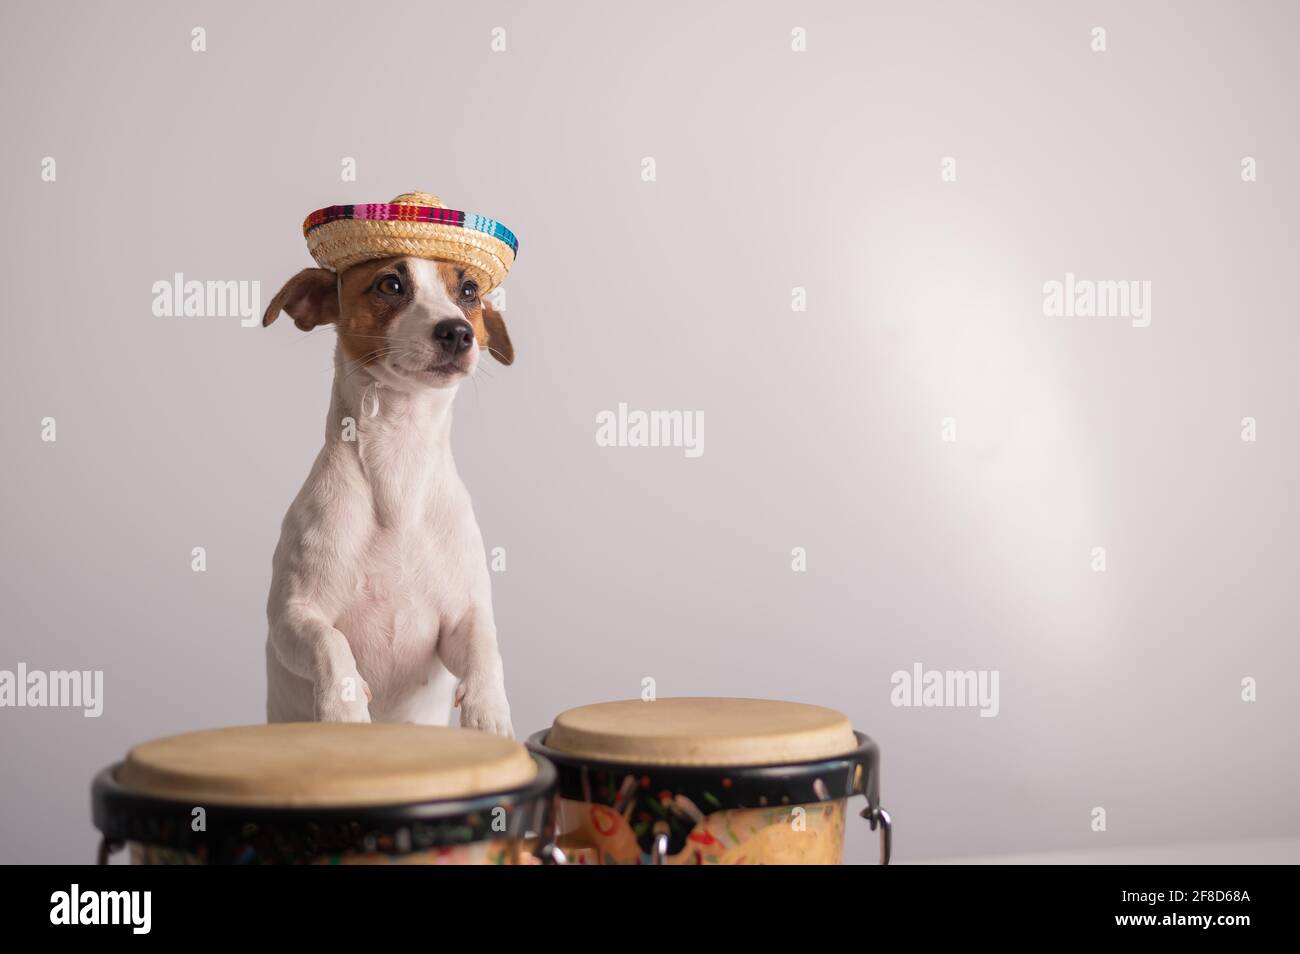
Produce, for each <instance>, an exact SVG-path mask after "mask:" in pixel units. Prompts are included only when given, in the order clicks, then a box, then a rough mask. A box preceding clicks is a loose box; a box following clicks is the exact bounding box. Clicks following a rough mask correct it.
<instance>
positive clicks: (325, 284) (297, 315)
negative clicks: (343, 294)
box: [262, 268, 339, 331]
mask: <svg viewBox="0 0 1300 954" xmlns="http://www.w3.org/2000/svg"><path fill="white" fill-rule="evenodd" d="M338 280H339V279H338V276H337V275H335V274H334V273H333V272H331V271H329V270H328V269H324V268H304V269H303V270H302V271H300V272H299V273H298V274H297V275H295V276H293V278H291V279H289V280H288V281H287V282H285V283H284V287H283V288H281V289H280V291H279V292H277V293H276V296H275V297H274V298H272V299H271V304H270V305H268V306H267V308H266V314H264V315H263V316H262V327H263V328H265V327H266V326H267V325H269V324H270V323H271V322H273V321H275V319H276V316H278V315H279V314H280V312H282V311H287V312H288V313H289V317H290V318H292V319H293V323H294V324H295V325H297V326H298V327H299V328H301V329H302V330H303V331H311V330H312V329H313V328H315V327H316V326H317V325H324V324H328V323H330V322H333V321H338V319H339V293H338Z"/></svg>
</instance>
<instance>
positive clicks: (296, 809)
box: [91, 723, 555, 864]
mask: <svg viewBox="0 0 1300 954" xmlns="http://www.w3.org/2000/svg"><path fill="white" fill-rule="evenodd" d="M554 783H555V772H554V769H553V768H552V767H551V766H550V765H548V764H547V763H546V762H545V761H544V760H542V759H539V758H536V757H534V756H532V755H530V754H529V753H528V751H527V750H526V749H525V748H524V747H523V746H522V745H520V744H518V743H516V742H514V741H513V740H510V739H503V738H500V737H498V736H493V735H488V734H486V733H483V732H474V731H470V730H467V729H451V728H439V727H435V726H416V725H378V724H373V725H372V724H344V723H290V724H280V725H257V726H243V727H237V728H228V729H213V730H209V731H204V732H190V733H187V734H185V735H176V736H171V737H169V738H165V739H159V740H157V741H153V742H146V743H144V744H143V745H139V746H136V747H135V748H133V749H132V750H131V751H130V752H129V753H128V755H127V757H126V760H125V761H123V762H119V763H118V764H116V765H112V766H110V767H108V768H106V769H104V770H103V771H102V772H100V773H99V775H98V776H97V777H96V778H95V781H94V785H93V786H92V790H91V797H92V804H93V814H94V822H95V827H96V828H98V829H99V830H100V832H102V833H103V842H102V843H101V847H100V862H101V863H104V862H106V861H107V859H108V855H109V854H110V853H111V852H113V851H115V850H117V848H119V847H121V846H123V845H126V846H128V847H129V848H130V857H131V861H132V863H134V864H367V863H369V864H376V863H377V864H386V863H399V864H518V863H525V862H528V861H532V860H534V859H533V858H532V856H531V855H529V854H528V853H527V852H525V851H524V849H523V845H524V838H525V835H526V834H527V833H528V832H530V831H542V830H544V829H545V828H546V827H547V824H548V820H549V817H550V811H551V805H552V803H553V798H554V794H553V790H554Z"/></svg>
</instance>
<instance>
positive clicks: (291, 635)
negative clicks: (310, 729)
mask: <svg viewBox="0 0 1300 954" xmlns="http://www.w3.org/2000/svg"><path fill="white" fill-rule="evenodd" d="M270 638H271V646H272V648H273V649H274V650H275V654H276V657H277V658H278V659H279V660H280V663H281V664H282V665H283V666H284V667H285V669H287V670H289V672H291V673H293V674H294V675H296V676H299V677H301V678H303V679H306V680H308V681H309V682H310V683H311V685H312V688H313V690H314V694H315V698H314V713H313V718H314V719H315V720H316V721H317V722H369V721H370V707H369V702H370V687H369V686H367V685H366V682H365V680H364V679H362V678H361V673H360V672H358V671H357V663H356V659H355V658H354V657H353V655H352V647H350V646H349V645H348V640H347V637H346V636H344V635H343V634H342V633H341V632H339V631H338V630H337V629H335V628H334V627H333V626H331V625H330V624H329V622H328V621H327V620H326V618H325V616H324V614H323V613H321V612H320V611H318V610H316V609H315V608H313V607H312V606H311V605H310V604H307V603H300V602H292V601H291V602H289V603H287V604H286V605H285V606H283V607H282V608H281V610H280V612H278V613H276V614H275V615H274V616H273V618H272V620H271V627H270Z"/></svg>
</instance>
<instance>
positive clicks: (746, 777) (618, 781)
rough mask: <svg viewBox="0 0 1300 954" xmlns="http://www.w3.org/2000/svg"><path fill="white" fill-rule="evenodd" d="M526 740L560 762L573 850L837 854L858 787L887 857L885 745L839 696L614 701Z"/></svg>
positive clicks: (798, 856) (569, 851) (784, 860)
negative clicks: (848, 712) (825, 700)
mask: <svg viewBox="0 0 1300 954" xmlns="http://www.w3.org/2000/svg"><path fill="white" fill-rule="evenodd" d="M528 746H529V748H530V749H532V751H533V752H534V753H537V754H540V755H542V756H545V757H546V758H547V759H548V760H549V761H551V762H553V763H554V764H555V767H556V773H557V792H558V795H559V813H558V818H557V832H558V847H559V849H560V851H561V852H562V853H563V857H564V860H566V861H568V862H569V863H578V864H840V863H841V862H842V861H843V854H844V836H845V814H846V809H847V802H848V799H849V798H850V797H851V796H855V795H863V796H865V797H866V802H867V805H866V808H865V810H864V811H863V812H862V816H863V817H864V818H866V819H867V821H868V823H869V824H870V827H871V829H872V830H875V829H876V828H879V829H880V860H881V863H882V864H888V863H889V855H890V850H891V837H892V830H891V822H890V818H889V814H888V813H887V812H886V811H885V810H884V809H883V808H882V807H881V806H880V794H879V785H880V778H879V770H880V754H879V750H878V749H877V747H876V744H875V743H874V742H873V741H871V739H869V738H867V736H865V735H863V734H862V733H861V732H855V731H854V730H853V727H852V725H851V724H850V722H849V720H848V718H847V717H846V716H844V715H842V714H841V713H839V712H836V711H834V710H833V709H825V708H822V707H821V706H812V705H803V704H801V703H794V702H775V701H771V700H763V699H710V698H698V699H692V698H685V699H659V700H656V701H652V702H643V701H640V700H631V701H624V702H606V703H599V704H597V705H589V706H582V707H580V708H577V709H570V710H568V711H567V712H563V713H561V714H560V715H559V716H558V717H557V718H556V719H555V722H554V724H553V725H552V726H551V728H550V729H548V730H545V731H542V732H538V733H536V734H535V735H533V736H532V737H531V738H530V739H529V741H528Z"/></svg>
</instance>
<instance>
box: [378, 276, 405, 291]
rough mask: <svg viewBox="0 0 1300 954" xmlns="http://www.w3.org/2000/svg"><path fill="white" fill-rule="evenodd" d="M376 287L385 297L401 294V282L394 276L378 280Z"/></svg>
mask: <svg viewBox="0 0 1300 954" xmlns="http://www.w3.org/2000/svg"><path fill="white" fill-rule="evenodd" d="M377 287H378V288H379V291H380V292H381V293H382V294H385V295H400V294H401V293H402V282H401V280H400V279H399V278H398V277H397V276H396V275H385V276H384V277H383V278H381V279H380V280H379V285H378V286H377Z"/></svg>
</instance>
